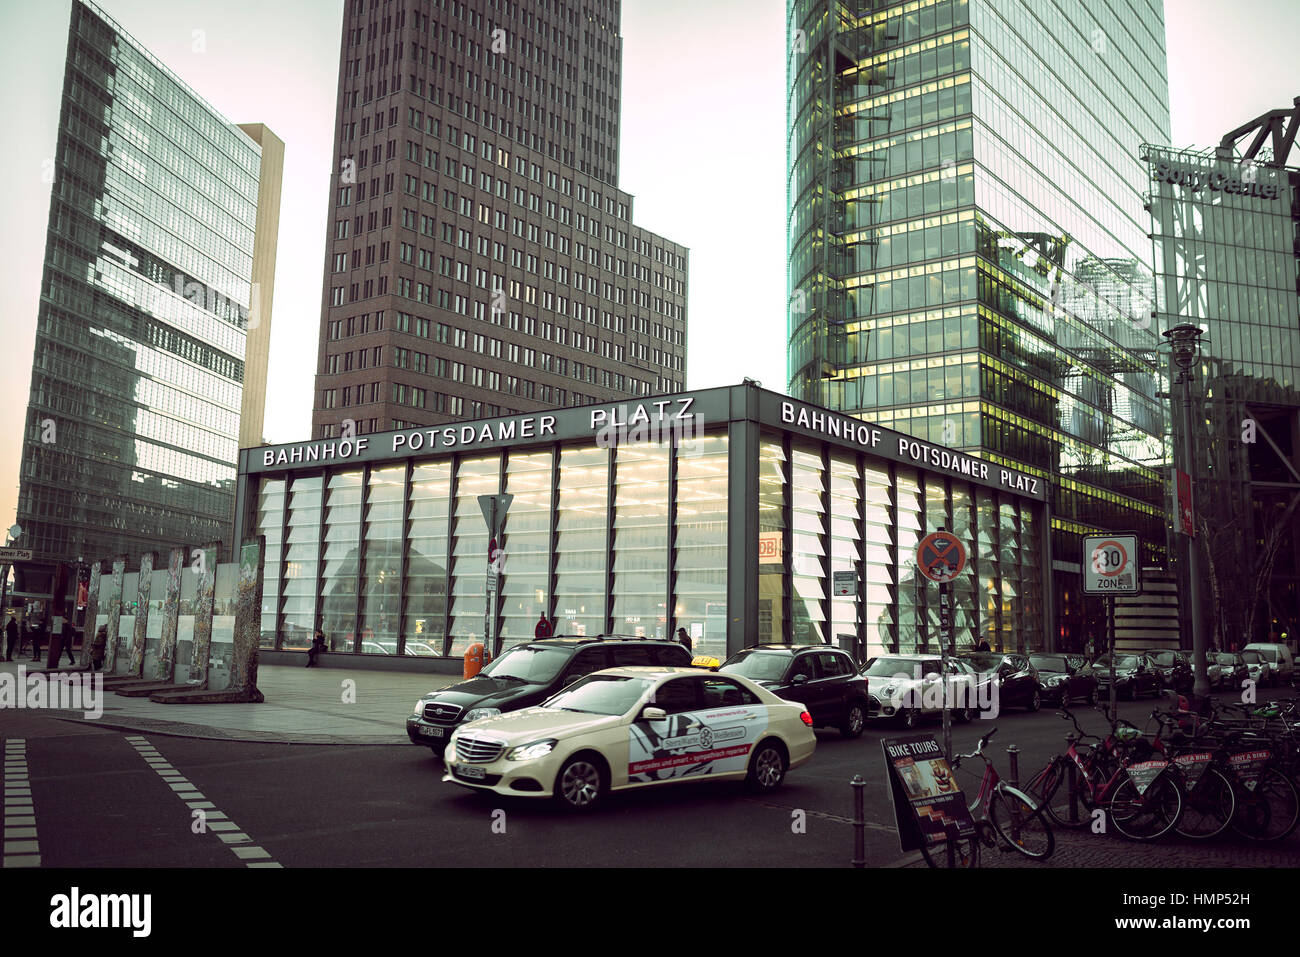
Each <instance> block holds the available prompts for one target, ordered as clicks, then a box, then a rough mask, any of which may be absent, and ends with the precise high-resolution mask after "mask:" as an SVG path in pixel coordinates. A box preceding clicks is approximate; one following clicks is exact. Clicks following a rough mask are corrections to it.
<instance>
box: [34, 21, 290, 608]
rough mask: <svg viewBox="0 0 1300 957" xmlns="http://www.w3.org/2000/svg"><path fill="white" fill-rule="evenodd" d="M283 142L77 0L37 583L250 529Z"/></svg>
mask: <svg viewBox="0 0 1300 957" xmlns="http://www.w3.org/2000/svg"><path fill="white" fill-rule="evenodd" d="M282 157H283V144H282V143H281V142H280V140H279V139H278V138H276V137H275V135H274V134H273V133H271V132H270V131H269V130H267V129H266V128H265V127H263V126H261V125H259V124H252V125H248V126H243V127H240V126H236V125H235V124H233V123H231V122H230V121H229V120H227V119H225V118H224V117H222V116H221V115H220V114H218V113H217V112H216V111H215V110H214V109H213V108H212V107H211V106H209V105H208V104H207V103H206V102H204V101H203V100H202V99H200V98H199V96H198V95H197V94H195V93H194V92H193V91H192V90H190V89H189V87H187V86H186V85H185V84H184V83H183V82H181V80H180V79H178V78H177V77H176V76H175V75H174V74H173V73H171V72H170V71H169V70H168V69H167V68H166V67H164V66H163V65H162V64H161V63H159V62H158V61H157V60H156V59H154V57H153V56H151V55H150V53H149V52H148V51H147V50H145V49H144V48H143V47H141V46H140V45H139V44H138V43H137V42H136V41H135V40H133V39H132V38H131V37H130V36H128V35H127V34H126V33H125V32H123V31H122V29H121V28H120V27H118V26H117V24H115V23H114V22H113V21H112V20H111V19H109V17H108V16H107V15H106V14H104V13H103V12H102V11H101V10H99V9H98V8H96V7H94V6H93V5H91V4H89V3H84V2H80V0H77V2H74V3H73V5H72V20H71V26H70V31H69V37H68V56H67V65H66V71H65V75H64V86H63V98H62V112H61V115H60V121H59V135H58V147H57V155H56V157H55V163H54V184H53V192H52V196H51V200H50V218H49V230H48V238H47V243H46V252H45V270H44V275H43V278H42V282H41V296H40V305H39V312H38V315H37V329H36V348H35V355H34V357H33V362H32V379H31V395H30V400H29V408H28V415H27V420H26V423H25V432H24V437H23V455H22V465H21V473H20V489H19V500H18V521H19V523H20V524H21V525H22V527H23V530H24V534H23V537H22V541H21V542H20V544H21V545H22V546H23V547H25V548H30V549H32V550H33V552H34V556H33V558H34V564H33V566H32V567H30V568H21V567H20V572H22V573H25V575H24V577H26V578H28V579H29V581H28V582H27V588H26V591H27V592H28V593H38V592H39V591H40V589H41V588H42V587H43V586H42V585H41V584H40V581H41V579H42V578H43V576H42V575H41V571H42V569H44V570H45V571H48V570H49V568H50V566H49V565H48V564H43V563H49V562H72V561H75V560H76V559H77V558H78V557H79V556H80V557H84V558H85V559H86V560H87V561H91V560H98V559H102V558H110V557H112V556H114V555H117V554H122V553H125V554H127V555H129V556H130V559H131V561H132V562H135V561H137V560H138V558H139V555H140V554H141V553H143V552H145V551H152V550H157V551H160V552H161V553H162V554H163V556H165V555H166V552H167V550H168V549H170V548H172V547H175V546H177V545H187V544H189V545H198V544H202V543H206V542H209V541H214V540H225V541H226V544H227V545H229V544H230V543H229V541H228V538H229V535H230V530H231V527H232V526H231V518H232V509H233V506H234V492H235V461H236V456H237V451H238V448H239V446H240V445H256V444H259V443H260V441H261V428H262V402H263V398H264V395H263V389H264V383H265V377H266V358H267V343H268V341H269V336H270V305H271V304H270V299H271V287H272V284H273V280H274V273H275V246H276V230H277V223H278V216H279V197H280V176H281V168H282ZM223 557H224V556H223ZM164 560H165V558H164ZM44 587H48V586H44ZM21 588H22V585H21V583H20V589H21Z"/></svg>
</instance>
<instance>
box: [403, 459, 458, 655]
mask: <svg viewBox="0 0 1300 957" xmlns="http://www.w3.org/2000/svg"><path fill="white" fill-rule="evenodd" d="M450 496H451V462H450V461H445V462H431V463H429V464H427V465H417V466H415V467H414V468H413V469H412V470H411V500H410V502H409V503H408V505H407V512H406V515H407V520H408V522H409V525H408V531H407V535H406V619H405V623H404V624H403V626H402V633H403V637H404V638H405V644H404V647H405V651H406V654H408V655H426V656H427V655H441V654H443V653H444V645H443V641H444V638H445V637H446V634H445V630H446V613H447V508H448V504H449V503H448V499H449V498H450Z"/></svg>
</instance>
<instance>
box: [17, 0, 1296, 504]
mask: <svg viewBox="0 0 1300 957" xmlns="http://www.w3.org/2000/svg"><path fill="white" fill-rule="evenodd" d="M999 2H1011V0H999ZM1028 2H1032V3H1040V2H1041V3H1045V2H1047V0H1028ZM1057 2H1060V3H1068V2H1072V0H1057ZM1081 2H1088V0H1081ZM70 6H71V4H70V2H69V0H41V2H39V3H21V2H18V0H0V89H3V90H4V91H5V94H6V95H5V97H4V102H5V109H6V113H7V116H8V121H7V124H6V125H7V128H8V130H10V136H8V137H7V138H6V139H7V141H8V143H9V148H8V149H6V150H3V151H0V182H3V183H4V185H5V189H4V190H3V192H2V193H0V227H2V228H0V343H3V346H4V352H5V358H6V368H7V369H8V372H9V374H8V375H5V376H0V528H7V527H8V526H9V525H10V524H12V522H13V518H14V515H15V510H16V507H17V495H18V466H19V461H20V458H21V449H22V446H21V441H22V428H23V421H24V417H25V415H26V412H27V399H28V390H29V388H30V382H31V361H32V349H33V344H34V339H35V330H36V311H37V301H38V296H39V291H40V281H41V266H42V262H43V259H44V247H45V233H46V223H47V218H48V215H49V199H50V184H49V182H47V181H46V180H45V178H43V176H42V170H43V168H46V169H48V166H47V165H43V164H46V161H47V160H51V159H52V157H53V155H54V147H55V141H56V137H57V125H58V117H59V96H60V92H61V90H62V85H63V65H64V59H65V55H66V50H67V30H68V20H69V11H70ZM100 6H101V7H103V9H105V10H106V11H107V12H108V14H109V15H110V16H111V17H113V18H114V19H115V20H117V22H118V23H119V24H120V25H121V26H122V27H123V29H125V30H126V31H127V32H128V33H130V34H132V35H133V36H134V37H135V38H136V40H138V41H139V42H140V43H142V44H143V45H144V46H145V47H146V48H148V49H149V50H150V51H152V53H153V54H154V56H155V57H157V58H158V59H159V60H161V61H162V62H163V63H165V64H167V66H168V67H170V68H171V70H172V71H173V72H175V73H177V74H178V75H179V76H180V77H181V78H182V79H183V80H184V81H185V82H186V83H188V84H189V86H191V87H192V88H193V89H195V90H196V91H197V92H198V93H199V95H200V96H202V97H204V98H205V99H206V100H208V101H209V102H210V103H211V104H212V105H213V106H214V107H216V108H217V109H218V110H219V111H221V112H222V113H223V114H225V115H226V116H227V117H228V118H230V119H231V120H232V121H234V122H240V123H244V122H262V123H265V124H266V125H267V126H269V127H270V128H271V129H272V130H274V131H275V133H276V134H277V135H279V136H280V138H281V139H283V140H284V141H285V183H284V191H283V194H282V205H281V218H280V246H279V261H278V264H277V273H276V286H275V310H274V315H273V317H272V341H271V367H270V374H269V378H270V386H269V389H268V396H267V405H266V425H265V429H264V432H265V434H266V437H267V438H268V439H270V440H271V441H272V442H288V441H293V440H297V439H304V438H307V437H308V435H309V432H310V424H311V400H312V378H313V375H314V371H315V363H316V343H317V330H318V327H319V322H320V302H321V285H320V284H321V276H322V270H323V259H322V257H323V255H324V247H325V218H326V211H327V203H328V195H327V193H328V183H329V166H330V153H331V149H330V146H331V141H332V139H333V135H334V130H333V123H334V104H335V91H336V83H337V69H338V51H339V34H340V30H341V22H342V9H343V4H342V0H273V2H267V0H220V2H217V0H206V2H199V0H101V2H100ZM1165 20H1166V24H1167V34H1168V53H1169V81H1170V87H1171V94H1172V111H1173V143H1174V145H1175V146H1180V147H1183V146H1198V147H1205V146H1211V145H1213V144H1215V143H1217V142H1218V140H1219V137H1220V136H1222V135H1223V133H1225V132H1226V131H1227V130H1229V129H1231V128H1233V127H1235V126H1238V125H1240V124H1241V123H1244V122H1246V121H1247V120H1249V119H1251V118H1253V117H1255V116H1257V115H1258V114H1260V113H1263V112H1265V111H1266V110H1270V109H1276V108H1280V107H1285V106H1289V105H1290V103H1291V100H1292V98H1293V97H1295V96H1297V95H1300V71H1298V70H1297V69H1296V68H1295V62H1296V61H1295V52H1294V44H1295V38H1296V37H1297V36H1300V3H1297V2H1295V0H1236V2H1233V3H1227V2H1223V0H1166V7H1165ZM784 21H785V7H784V4H783V3H781V2H778V0H624V2H623V22H622V32H623V36H624V58H623V115H622V145H621V154H622V157H621V162H622V166H621V169H620V176H619V185H620V186H621V187H622V188H623V189H624V190H626V191H627V192H630V193H632V194H633V195H634V196H635V197H636V204H635V207H634V211H635V219H636V222H637V223H638V224H639V225H642V226H645V227H647V228H649V229H651V230H654V231H655V232H658V233H660V234H662V235H665V236H667V237H668V238H670V239H673V240H675V241H676V242H679V243H682V244H684V245H686V246H688V247H690V250H691V261H690V266H691V268H690V299H689V304H688V310H689V311H688V316H689V339H688V343H687V346H688V352H687V364H688V373H687V386H688V387H689V388H692V389H696V388H706V387H709V386H716V385H724V384H728V383H737V382H739V381H740V380H741V379H742V378H744V377H745V376H750V377H752V378H755V379H758V380H760V381H761V382H762V383H763V384H764V385H765V386H766V387H768V388H771V389H775V390H776V391H781V392H783V391H784V390H785V134H784V127H785V91H784V84H785V54H784V51H785V37H784V35H783V33H784ZM195 31H202V32H201V33H199V34H196V32H195ZM1293 164H1294V161H1293Z"/></svg>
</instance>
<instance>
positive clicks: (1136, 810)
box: [1107, 773, 1184, 841]
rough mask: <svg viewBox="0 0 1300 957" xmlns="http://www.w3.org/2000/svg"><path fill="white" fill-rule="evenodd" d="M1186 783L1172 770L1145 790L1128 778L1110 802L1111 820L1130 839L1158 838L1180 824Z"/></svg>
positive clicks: (1147, 839) (1117, 789) (1149, 839)
mask: <svg viewBox="0 0 1300 957" xmlns="http://www.w3.org/2000/svg"><path fill="white" fill-rule="evenodd" d="M1183 803H1184V802H1183V786H1182V785H1181V784H1179V783H1178V779H1177V778H1175V777H1174V776H1173V775H1172V774H1168V773H1165V774H1161V775H1160V777H1158V778H1156V779H1155V780H1154V781H1152V782H1151V785H1150V787H1148V788H1147V789H1146V790H1145V791H1143V792H1142V793H1141V794H1139V793H1138V790H1137V785H1135V784H1134V783H1133V779H1132V778H1125V779H1124V781H1123V782H1122V783H1121V784H1120V785H1119V787H1117V788H1116V789H1115V794H1114V796H1113V797H1112V798H1111V799H1110V801H1109V802H1108V803H1107V809H1108V810H1109V811H1110V822H1111V823H1112V824H1113V825H1115V830H1117V831H1119V833H1120V834H1122V835H1124V836H1125V837H1127V838H1128V839H1129V840H1130V841H1154V840H1155V839H1156V838H1159V837H1164V836H1165V835H1166V834H1168V833H1169V832H1170V831H1172V830H1173V829H1174V828H1175V827H1176V826H1177V824H1178V819H1179V818H1180V817H1181V816H1182V813H1183Z"/></svg>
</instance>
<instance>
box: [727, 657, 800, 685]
mask: <svg viewBox="0 0 1300 957" xmlns="http://www.w3.org/2000/svg"><path fill="white" fill-rule="evenodd" d="M789 664H790V654H789V652H785V651H741V652H738V653H737V654H736V655H735V656H734V657H732V658H731V659H730V660H729V661H727V663H726V664H724V665H723V666H722V667H721V668H719V669H718V670H719V671H726V672H728V673H730V674H733V675H743V676H744V677H746V678H749V679H750V680H751V681H778V680H780V678H781V676H782V675H783V674H785V669H786V667H787V666H788V665H789Z"/></svg>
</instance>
